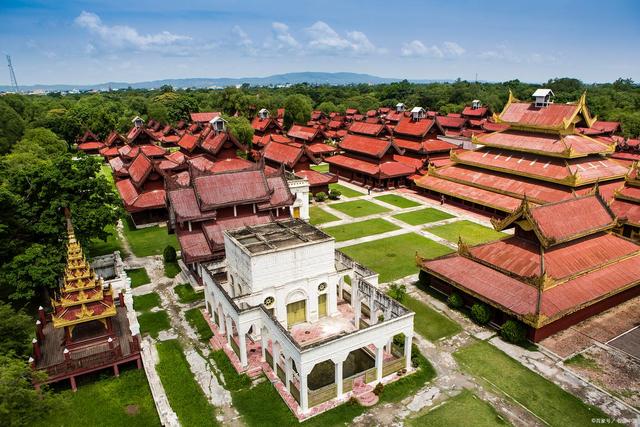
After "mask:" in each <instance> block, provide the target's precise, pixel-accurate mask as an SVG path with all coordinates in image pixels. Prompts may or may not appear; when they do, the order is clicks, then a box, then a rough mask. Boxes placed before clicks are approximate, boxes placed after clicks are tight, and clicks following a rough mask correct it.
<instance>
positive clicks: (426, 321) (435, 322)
mask: <svg viewBox="0 0 640 427" xmlns="http://www.w3.org/2000/svg"><path fill="white" fill-rule="evenodd" d="M402 304H404V305H405V306H406V307H407V308H408V309H409V310H411V311H413V312H415V313H416V315H415V318H414V322H413V327H414V329H415V330H416V332H418V333H419V334H420V335H422V336H423V337H425V338H426V339H428V340H430V341H436V340H439V339H440V338H444V337H448V336H451V335H455V334H457V333H458V332H460V331H461V330H462V329H461V328H460V325H458V324H457V323H456V322H454V321H453V320H451V319H449V318H448V317H447V316H444V315H442V314H440V313H438V312H437V311H435V310H434V309H432V308H431V307H429V306H428V305H426V304H424V303H423V302H421V301H419V300H417V299H415V298H413V297H411V296H410V295H407V297H406V298H405V299H404V301H402Z"/></svg>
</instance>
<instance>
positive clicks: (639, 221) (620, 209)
mask: <svg viewBox="0 0 640 427" xmlns="http://www.w3.org/2000/svg"><path fill="white" fill-rule="evenodd" d="M610 208H611V210H612V211H613V213H615V214H616V216H617V217H618V218H626V219H627V221H628V222H629V224H631V225H634V226H636V227H640V204H638V203H634V202H630V201H627V200H621V199H615V200H614V201H613V202H612V203H611V206H610Z"/></svg>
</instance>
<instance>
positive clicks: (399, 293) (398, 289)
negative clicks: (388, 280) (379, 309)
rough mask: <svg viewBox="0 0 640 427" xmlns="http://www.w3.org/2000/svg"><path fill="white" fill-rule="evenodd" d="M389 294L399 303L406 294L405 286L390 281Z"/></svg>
mask: <svg viewBox="0 0 640 427" xmlns="http://www.w3.org/2000/svg"><path fill="white" fill-rule="evenodd" d="M389 296H390V297H391V298H393V299H394V300H396V301H398V302H400V303H401V302H402V301H404V299H405V298H406V296H407V287H406V286H405V285H399V284H397V283H392V284H391V286H389Z"/></svg>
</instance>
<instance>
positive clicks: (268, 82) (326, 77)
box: [0, 72, 452, 92]
mask: <svg viewBox="0 0 640 427" xmlns="http://www.w3.org/2000/svg"><path fill="white" fill-rule="evenodd" d="M401 80H403V79H400V78H385V77H378V76H372V75H370V74H359V73H322V72H301V73H286V74H274V75H272V76H268V77H240V78H226V77H219V78H192V79H164V80H153V81H146V82H137V83H127V82H107V83H100V84H89V85H73V84H51V85H46V84H36V85H29V86H20V91H22V92H33V91H47V92H68V91H73V90H79V91H87V90H108V89H109V88H111V89H126V88H129V87H131V88H133V89H156V88H159V87H161V86H163V85H170V86H173V87H174V88H207V87H227V86H238V85H242V84H249V85H251V86H283V85H290V84H297V83H309V84H314V85H334V86H339V85H349V84H361V83H364V84H379V83H392V82H398V81H401ZM409 81H410V82H413V83H433V82H450V81H452V80H445V79H443V80H409ZM0 91H2V92H12V91H13V88H12V87H11V86H2V85H0Z"/></svg>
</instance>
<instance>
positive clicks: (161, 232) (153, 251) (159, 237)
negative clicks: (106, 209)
mask: <svg viewBox="0 0 640 427" xmlns="http://www.w3.org/2000/svg"><path fill="white" fill-rule="evenodd" d="M122 221H123V223H124V235H125V237H126V238H127V240H128V241H129V245H130V246H131V250H132V251H133V254H134V255H135V256H139V257H145V256H150V255H162V251H164V248H166V247H167V246H168V245H171V246H173V247H174V248H176V250H180V246H179V245H178V239H177V238H176V235H175V234H169V233H167V227H158V226H155V227H147V228H141V229H138V230H136V229H134V228H133V225H132V224H131V220H130V219H129V218H126V219H123V220H122Z"/></svg>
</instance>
